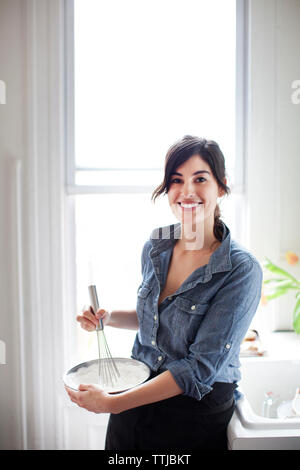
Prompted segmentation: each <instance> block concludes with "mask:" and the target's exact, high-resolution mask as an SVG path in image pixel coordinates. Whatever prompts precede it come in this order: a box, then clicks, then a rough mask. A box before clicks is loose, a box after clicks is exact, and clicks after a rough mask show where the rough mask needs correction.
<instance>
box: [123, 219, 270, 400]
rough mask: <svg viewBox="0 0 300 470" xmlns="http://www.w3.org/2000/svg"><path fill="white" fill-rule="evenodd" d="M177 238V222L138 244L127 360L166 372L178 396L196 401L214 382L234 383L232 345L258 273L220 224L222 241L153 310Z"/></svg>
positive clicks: (236, 344) (249, 314) (246, 322)
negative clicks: (138, 273) (133, 331)
mask: <svg viewBox="0 0 300 470" xmlns="http://www.w3.org/2000/svg"><path fill="white" fill-rule="evenodd" d="M180 233H181V224H180V223H178V224H174V225H170V226H167V227H161V228H159V229H155V230H154V231H153V232H152V234H151V237H150V239H149V240H148V241H147V242H146V243H145V245H144V248H143V251H142V276H143V281H142V284H141V285H140V287H139V289H138V294H137V306H136V311H137V315H138V321H139V330H138V332H137V335H136V338H135V342H134V345H133V349H132V357H133V358H135V359H138V360H140V361H142V362H144V363H146V364H147V365H148V366H149V367H150V369H151V370H153V371H156V372H163V371H165V370H169V371H170V372H171V373H172V375H173V377H174V379H175V381H176V383H177V384H178V385H179V387H180V388H181V389H182V390H183V394H184V395H188V396H191V397H194V398H195V399H197V400H201V399H202V398H203V396H204V395H206V394H207V393H209V392H210V391H211V390H212V385H213V384H214V382H226V383H237V382H238V381H239V380H240V377H241V376H240V371H239V367H240V361H239V352H240V344H241V342H242V340H243V339H244V337H245V335H246V332H247V330H248V328H249V326H250V323H251V320H252V318H253V316H254V314H255V312H256V310H257V307H258V304H259V300H260V295H261V286H262V277H263V274H262V269H261V267H260V264H259V263H258V261H257V260H256V259H255V257H254V256H253V255H252V254H251V253H249V252H248V251H247V250H246V249H245V248H243V247H242V246H241V245H240V244H239V243H237V242H236V241H234V240H232V239H231V235H230V231H229V229H228V227H227V226H226V225H225V224H224V223H223V237H222V242H221V244H220V245H219V247H218V248H217V249H216V250H215V251H214V252H213V254H212V255H211V257H210V259H209V262H208V264H206V265H205V266H201V267H200V268H197V269H196V270H195V271H193V273H192V274H191V275H190V276H189V277H188V278H187V279H186V280H185V281H184V282H183V284H181V286H180V287H179V288H178V290H177V291H176V292H174V293H173V294H172V295H171V296H169V297H167V298H165V299H164V300H163V301H162V303H161V304H160V305H159V306H158V299H159V296H160V293H161V291H162V289H163V288H164V285H165V283H166V279H167V274H168V268H169V263H170V260H171V255H172V252H173V247H174V245H175V243H176V241H177V239H178V238H180ZM239 396H240V394H239V392H237V391H235V397H236V398H237V399H238V398H239Z"/></svg>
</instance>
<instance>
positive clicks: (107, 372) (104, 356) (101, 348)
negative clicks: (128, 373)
mask: <svg viewBox="0 0 300 470" xmlns="http://www.w3.org/2000/svg"><path fill="white" fill-rule="evenodd" d="M88 290H89V295H90V301H91V306H92V308H93V311H94V312H93V313H94V314H96V312H97V310H99V302H98V296H97V289H96V286H94V285H92V286H88ZM96 332H97V339H98V353H99V385H102V386H108V387H112V386H113V385H114V384H115V382H116V381H117V380H118V377H120V373H119V371H118V368H117V366H116V363H115V361H114V359H113V357H112V355H111V352H110V350H109V347H108V344H107V341H106V338H105V334H104V325H103V321H102V318H100V321H99V325H98V326H97V328H96Z"/></svg>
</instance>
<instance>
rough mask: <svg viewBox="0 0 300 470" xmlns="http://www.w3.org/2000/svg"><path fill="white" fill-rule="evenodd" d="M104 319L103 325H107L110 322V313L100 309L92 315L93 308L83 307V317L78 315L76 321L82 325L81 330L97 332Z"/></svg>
mask: <svg viewBox="0 0 300 470" xmlns="http://www.w3.org/2000/svg"><path fill="white" fill-rule="evenodd" d="M100 318H102V322H103V325H107V323H108V322H109V320H110V313H109V312H107V311H106V310H104V309H99V310H98V311H97V312H96V314H95V315H94V314H93V313H92V307H89V308H88V307H83V309H82V315H77V317H76V320H77V321H78V322H79V323H80V326H81V328H83V329H84V330H86V331H95V329H96V327H97V326H98V325H99V320H100Z"/></svg>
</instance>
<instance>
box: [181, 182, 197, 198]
mask: <svg viewBox="0 0 300 470" xmlns="http://www.w3.org/2000/svg"><path fill="white" fill-rule="evenodd" d="M194 194H195V187H194V184H193V182H189V181H187V182H186V183H184V185H183V187H182V195H183V196H184V197H186V198H189V197H193V195H194Z"/></svg>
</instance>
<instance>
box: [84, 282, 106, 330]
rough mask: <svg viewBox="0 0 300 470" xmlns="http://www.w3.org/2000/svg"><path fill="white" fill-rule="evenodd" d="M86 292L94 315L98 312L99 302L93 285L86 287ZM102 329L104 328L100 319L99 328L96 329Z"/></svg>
mask: <svg viewBox="0 0 300 470" xmlns="http://www.w3.org/2000/svg"><path fill="white" fill-rule="evenodd" d="M88 291H89V295H90V302H91V306H92V307H93V310H94V314H95V313H96V312H97V311H98V310H99V301H98V295H97V289H96V286H94V285H91V286H88ZM103 327H104V326H103V321H102V318H100V322H99V327H97V329H99V330H103Z"/></svg>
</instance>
